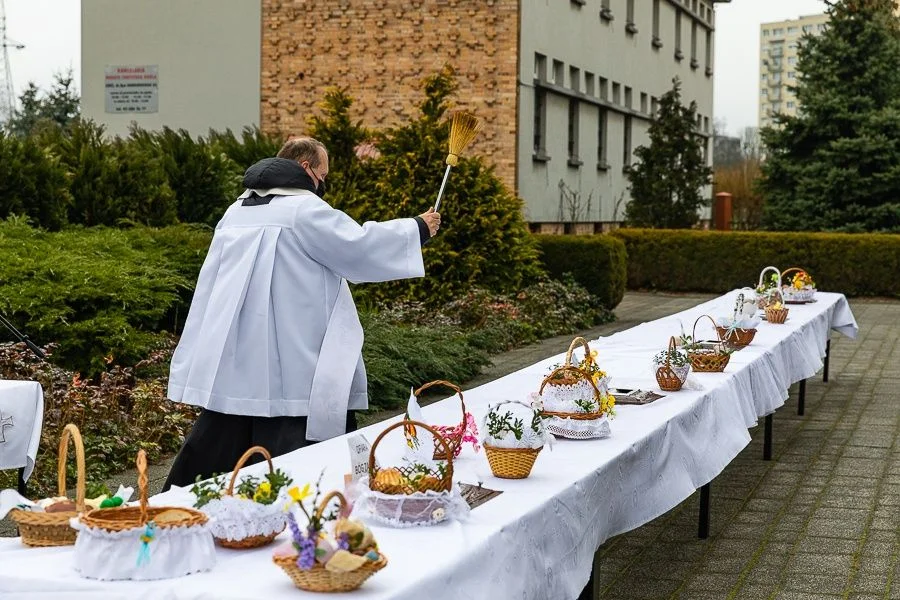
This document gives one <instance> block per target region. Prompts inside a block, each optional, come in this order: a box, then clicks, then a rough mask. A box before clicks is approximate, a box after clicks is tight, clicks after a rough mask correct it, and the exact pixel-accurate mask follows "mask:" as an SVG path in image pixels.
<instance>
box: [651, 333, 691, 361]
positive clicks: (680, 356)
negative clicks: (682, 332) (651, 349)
mask: <svg viewBox="0 0 900 600" xmlns="http://www.w3.org/2000/svg"><path fill="white" fill-rule="evenodd" d="M685 337H690V336H685ZM682 341H683V338H682ZM666 359H668V361H669V364H670V365H672V366H673V367H684V366H687V365H689V364H691V363H690V360H689V359H688V355H687V352H685V351H684V350H681V349H678V348H674V349H666V350H663V351H662V352H659V353H657V354H656V356H654V357H653V362H654V364H656V366H661V365H664V364H666Z"/></svg>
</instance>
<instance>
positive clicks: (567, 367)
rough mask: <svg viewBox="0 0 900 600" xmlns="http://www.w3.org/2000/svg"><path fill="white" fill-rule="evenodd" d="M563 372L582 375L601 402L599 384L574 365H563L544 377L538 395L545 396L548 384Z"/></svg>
mask: <svg viewBox="0 0 900 600" xmlns="http://www.w3.org/2000/svg"><path fill="white" fill-rule="evenodd" d="M563 371H574V372H575V373H578V374H579V375H581V377H582V378H584V379H586V380H587V382H588V383H589V384H591V387H592V388H594V397H595V398H597V400H598V401H599V400H600V390H599V389H598V388H597V384H596V383H594V378H593V377H591V376H590V375H588V374H587V373H585V372H584V371H583V370H582V369H579V368H578V367H573V366H572V365H563V366H561V367H557V368H555V369H553V370H552V371H550V374H549V375H547V376H546V377H544V381H542V382H541V388H540V389H539V390H538V394H543V393H544V388H545V387H546V386H547V383H548V382H549V381H550V379H551V378H552V377H553V376H554V375H556V374H557V373H562V372H563Z"/></svg>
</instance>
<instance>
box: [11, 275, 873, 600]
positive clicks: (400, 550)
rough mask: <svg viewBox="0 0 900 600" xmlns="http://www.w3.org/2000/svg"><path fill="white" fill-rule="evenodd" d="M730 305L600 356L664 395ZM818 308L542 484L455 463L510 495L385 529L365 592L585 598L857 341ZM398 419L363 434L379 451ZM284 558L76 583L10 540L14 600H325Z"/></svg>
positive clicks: (305, 458)
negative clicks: (829, 349)
mask: <svg viewBox="0 0 900 600" xmlns="http://www.w3.org/2000/svg"><path fill="white" fill-rule="evenodd" d="M732 298H733V293H731V294H728V295H725V296H723V297H720V298H717V299H714V300H711V301H709V302H705V303H703V304H700V305H698V306H696V307H694V308H692V309H689V310H686V311H683V312H682V313H677V314H675V315H671V316H669V317H665V318H663V319H658V320H656V321H652V322H648V323H643V324H641V325H638V326H636V327H633V328H631V329H629V330H627V331H623V332H620V333H617V334H615V335H611V336H609V337H604V338H600V339H599V340H596V341H595V342H593V343H592V344H591V346H592V348H595V349H597V350H599V361H600V364H601V367H602V368H604V369H605V370H606V371H607V372H609V373H610V374H611V376H612V378H613V385H614V386H616V387H619V388H641V389H648V390H653V389H657V390H658V388H656V383H655V380H654V376H653V371H652V369H651V366H650V359H651V357H652V356H653V355H654V354H655V353H656V352H658V351H660V350H662V349H664V348H665V345H666V343H667V341H668V339H669V335H673V334H674V335H677V334H679V333H680V332H681V329H682V327H681V325H682V324H683V325H684V328H685V329H686V330H688V333H690V331H689V329H690V326H691V325H692V324H693V322H694V319H695V318H696V316H698V315H700V314H711V315H713V316H716V315H725V314H729V313H730V311H731V307H732V306H733V302H732ZM816 298H817V301H816V302H815V303H812V304H808V305H796V306H791V307H790V308H791V312H790V318H789V319H788V321H787V323H785V324H784V325H773V324H769V323H765V322H764V323H762V324H761V325H760V327H759V330H758V333H757V335H756V339H754V341H753V343H752V344H751V345H750V346H749V347H747V348H745V349H743V350H741V351H740V352H736V353H735V354H734V355H733V356H732V359H731V362H730V364H729V365H728V368H727V369H726V370H725V372H724V373H721V374H705V373H703V374H701V373H697V374H692V375H691V376H690V378H689V381H688V387H689V388H690V389H683V390H682V391H680V392H676V393H671V394H668V395H666V396H665V397H664V398H662V399H660V400H657V401H655V402H653V403H652V404H649V405H645V406H618V407H617V416H616V418H615V419H614V420H613V422H612V436H611V437H609V438H607V439H602V440H592V441H571V440H558V441H557V442H556V443H554V445H553V447H552V449H546V448H545V449H544V451H543V452H542V453H541V454H540V455H539V456H538V459H537V462H536V464H535V466H534V469H533V471H532V474H531V476H530V477H529V478H528V479H524V480H515V481H514V480H502V479H496V478H494V477H493V476H492V475H491V474H490V469H489V467H488V465H487V461H486V459H485V458H484V456H483V455H482V454H474V453H473V451H472V450H471V449H470V448H468V447H467V448H466V449H465V450H463V453H462V455H461V457H460V458H459V459H458V460H457V461H456V462H455V464H454V468H455V473H456V477H455V478H456V480H457V481H461V482H466V483H472V484H477V483H483V485H484V487H487V488H491V489H496V490H502V491H503V493H502V494H501V495H499V496H497V497H496V498H494V499H492V500H490V501H488V502H487V503H485V504H483V505H482V506H479V507H478V508H476V509H474V510H473V511H472V512H471V514H470V516H469V517H468V519H467V520H465V521H464V522H447V523H443V524H441V525H438V526H434V527H428V528H413V529H391V528H383V527H375V528H374V529H373V531H374V533H375V536H376V538H377V539H378V542H379V545H380V547H381V549H382V551H383V552H384V553H385V554H386V555H387V557H388V559H389V565H388V566H387V567H386V568H385V569H384V570H382V571H381V572H379V573H378V574H377V575H375V576H374V577H373V578H372V579H370V580H369V581H368V582H367V583H366V584H365V585H364V586H363V587H362V588H361V589H360V590H358V591H357V592H354V593H353V594H352V596H353V597H356V598H367V599H387V598H391V599H395V600H401V599H402V600H421V598H423V597H429V598H433V599H436V600H440V599H444V598H447V599H451V598H452V599H454V600H455V599H457V598H460V597H471V598H525V599H528V598H534V599H547V598H554V599H556V598H561V599H562V598H577V597H578V595H579V593H580V592H581V590H582V588H583V587H584V586H585V584H586V583H587V581H588V578H589V576H590V573H591V568H592V562H593V556H594V553H595V551H596V550H597V548H598V547H599V546H600V545H601V544H602V543H603V542H604V541H606V540H607V539H609V538H610V537H612V536H614V535H617V534H619V533H623V532H626V531H629V530H632V529H634V528H636V527H639V526H641V525H643V524H644V523H647V522H649V521H651V520H653V519H655V518H656V517H658V516H660V515H662V514H664V513H666V512H667V511H669V510H671V509H672V508H674V507H675V506H677V505H678V504H679V503H680V502H682V501H683V500H684V499H686V498H687V497H689V496H690V495H691V494H692V493H693V492H694V491H695V490H697V489H698V488H701V487H702V486H704V485H706V484H708V483H709V482H710V481H712V480H713V479H714V478H715V477H716V476H717V475H718V474H719V473H720V472H721V471H722V470H723V469H724V468H725V467H726V466H727V465H728V464H729V463H730V462H731V461H732V460H733V459H734V458H735V457H736V456H737V455H738V453H739V452H740V451H741V450H742V449H743V448H744V447H745V446H746V445H747V444H748V443H749V441H750V432H749V429H750V428H752V427H754V426H756V424H757V422H758V419H759V418H761V417H764V416H766V415H770V414H771V413H772V412H773V411H775V410H776V409H777V408H778V407H780V406H782V405H783V404H784V401H785V400H786V399H787V389H788V387H789V386H790V385H791V384H792V383H794V382H797V381H801V380H803V379H805V378H807V377H810V376H811V375H813V374H815V373H816V372H817V371H818V370H819V369H820V368H821V367H822V359H823V358H824V355H825V348H826V344H827V340H828V336H829V332H830V331H831V330H836V331H839V332H841V333H843V334H844V335H847V336H849V337H855V335H856V332H857V325H856V321H855V319H854V318H853V314H852V312H851V311H850V307H849V304H848V303H847V300H846V298H844V296H843V295H841V294H829V293H822V292H820V293H818V294H817V295H816ZM708 327H709V328H710V331H709V333H711V325H709V326H708ZM698 337H701V336H700V326H698ZM561 350H564V348H563V349H561ZM562 358H563V355H562V354H560V355H558V356H555V357H553V358H550V359H547V360H545V361H541V362H539V363H537V364H534V365H531V366H529V367H527V368H525V369H522V370H520V371H517V372H515V373H512V374H510V375H508V376H506V377H503V378H500V379H497V380H495V381H493V382H490V383H488V384H485V385H483V386H480V387H478V388H475V389H472V390H469V391H467V392H465V397H466V405H467V407H468V408H469V410H470V411H471V412H472V413H473V414H474V415H475V417H476V419H478V420H479V421H480V419H481V417H482V416H483V415H484V413H485V411H486V409H487V407H488V405H489V404H490V403H494V402H497V401H499V400H504V399H524V398H525V397H526V396H527V394H528V393H530V392H533V391H536V390H537V387H538V385H539V383H540V381H541V378H542V376H543V375H545V374H546V373H547V371H548V369H549V368H550V366H551V365H553V364H554V363H559V362H561V361H562ZM415 383H418V382H415ZM424 415H425V418H426V419H427V420H429V421H430V422H432V423H437V424H448V423H453V422H456V421H458V419H459V416H458V415H459V403H458V399H454V398H448V399H446V400H443V401H441V402H438V403H435V404H433V405H430V406H427V407H425V408H424ZM389 422H390V421H387V422H383V423H379V424H376V425H372V426H370V427H367V428H365V429H363V430H361V432H362V433H363V434H364V435H365V436H366V437H367V438H368V439H369V440H370V441H372V440H374V438H375V436H377V434H378V433H379V432H380V431H382V430H383V429H384V427H385V426H386V425H387V424H388V423H389ZM395 431H399V430H395ZM399 435H400V434H399V433H397V437H396V438H394V440H395V441H394V442H393V443H385V444H382V445H381V446H379V460H380V461H381V463H382V464H390V463H391V462H392V460H395V459H397V458H398V457H399V456H400V454H401V453H402V446H403V443H402V438H401V437H399ZM386 439H387V440H390V439H391V438H390V437H388V438H386ZM275 464H276V466H278V467H280V468H282V469H285V470H287V471H289V472H290V473H291V474H292V475H293V477H294V479H295V481H297V482H299V483H301V484H302V483H304V482H307V481H311V482H312V481H315V479H316V478H317V477H318V476H319V473H320V472H321V471H322V469H323V468H325V474H324V479H323V482H324V486H325V488H326V489H331V488H341V487H342V486H343V475H344V473H347V472H349V464H350V463H349V455H348V448H347V442H346V439H345V438H344V437H341V438H335V439H333V440H329V441H327V442H323V443H320V444H316V445H314V446H311V447H308V448H304V449H301V450H298V451H296V452H292V453H290V454H287V455H284V456H281V457H278V458H277V459H276V460H275ZM263 468H264V467H263V465H261V464H258V465H253V466H251V467H247V468H246V469H245V470H244V471H245V472H247V473H254V474H261V473H262V472H263ZM190 503H191V496H190V494H188V493H187V492H186V491H185V490H181V489H173V490H170V491H169V492H167V493H165V494H161V495H159V496H155V497H153V498H152V499H151V504H153V505H167V506H169V505H185V506H186V505H190ZM280 539H286V534H282V536H281V538H280ZM271 553H272V549H271V548H261V549H256V550H244V551H239V550H227V549H217V555H218V564H217V566H216V568H215V569H214V570H212V571H211V572H208V573H200V574H195V575H191V576H188V577H183V578H179V579H173V580H166V581H157V582H97V581H91V580H87V579H82V578H80V577H79V576H78V575H77V573H75V572H74V570H73V569H72V550H71V548H49V549H26V548H24V547H22V545H21V544H20V542H19V540H18V539H3V540H0V596H2V597H3V598H5V599H6V598H8V599H9V600H13V599H18V598H40V597H46V598H54V599H57V598H91V599H94V598H98V599H106V598H110V599H112V598H130V599H134V598H148V599H149V598H153V599H163V598H165V599H168V598H172V599H188V598H191V599H202V598H216V599H235V600H236V599H244V598H247V599H249V598H267V599H275V598H297V597H309V598H312V597H314V595H313V594H307V593H304V592H301V591H299V590H297V589H295V588H294V587H293V585H292V584H291V582H290V580H289V579H288V577H287V576H286V575H284V574H283V572H282V571H281V570H280V569H279V568H278V567H277V566H275V565H274V564H273V563H272V561H271ZM112 559H113V558H111V560H112ZM121 559H122V560H133V558H132V557H122V558H121ZM348 596H349V594H348Z"/></svg>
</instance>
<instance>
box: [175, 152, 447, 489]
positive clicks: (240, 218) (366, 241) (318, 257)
mask: <svg viewBox="0 0 900 600" xmlns="http://www.w3.org/2000/svg"><path fill="white" fill-rule="evenodd" d="M327 174H328V154H327V152H326V150H325V147H324V146H323V145H322V144H321V143H319V142H318V141H316V140H313V139H311V138H297V139H293V140H290V141H288V142H287V143H286V144H285V145H284V147H282V149H281V150H280V151H279V153H278V157H277V158H270V159H265V160H262V161H260V162H258V163H257V164H255V165H253V166H252V167H250V168H249V169H248V170H247V172H246V174H245V175H244V182H243V183H244V186H245V187H246V188H247V190H246V191H245V192H244V193H243V194H242V195H241V197H240V198H238V200H237V201H236V202H235V203H234V204H232V205H231V207H229V208H228V210H227V211H226V212H225V215H224V216H223V217H222V220H221V221H220V222H219V224H218V225H217V226H216V231H215V235H214V236H213V239H212V243H211V245H210V248H209V253H208V254H207V256H206V260H205V261H204V263H203V267H202V268H201V270H200V276H199V278H198V280H197V287H196V289H195V291H194V298H193V301H192V303H191V309H190V312H189V313H188V317H187V321H186V323H185V327H184V332H183V334H182V336H181V340H180V342H179V344H178V347H177V348H176V350H175V354H174V356H173V357H172V366H171V371H170V374H169V392H168V396H169V398H170V399H172V400H174V401H176V402H184V403H186V404H192V405H195V406H200V407H202V408H203V411H202V412H201V413H200V416H199V417H198V419H197V422H196V423H195V424H194V427H193V429H192V430H191V433H190V435H189V436H188V438H187V440H185V443H184V446H183V447H182V449H181V451H180V452H179V453H178V457H177V458H176V460H175V464H174V465H173V466H172V471H171V473H170V474H169V478H168V480H167V481H166V483H165V486H164V489H168V488H169V487H170V486H171V485H178V486H184V485H189V484H191V483H193V482H194V480H195V479H196V477H197V476H201V477H204V478H205V477H209V476H211V475H212V474H213V473H225V472H229V471H231V470H232V468H233V467H234V464H235V462H237V459H238V458H239V457H240V456H241V454H242V453H243V452H244V451H245V450H247V449H248V448H249V447H251V446H254V445H261V446H265V447H266V448H267V449H268V450H269V451H270V452H271V453H272V455H273V456H277V455H280V454H285V453H287V452H291V451H293V450H296V449H297V448H300V447H302V446H305V445H306V444H308V443H310V442H313V441H319V440H325V439H329V438H332V437H335V436H337V435H341V434H343V433H345V432H347V431H351V430H353V429H355V422H356V419H355V417H354V416H353V411H355V410H362V409H365V408H367V407H368V396H367V394H366V372H365V367H364V366H363V362H362V354H361V350H362V344H363V331H362V327H361V326H360V323H359V318H358V316H357V314H356V307H355V305H354V303H353V298H352V297H351V295H350V289H349V287H348V286H347V281H352V282H376V281H389V280H394V279H405V278H411V277H423V276H424V275H425V269H424V266H423V264H422V245H423V244H424V243H425V242H427V241H428V239H429V238H430V237H431V236H433V235H434V234H435V233H436V232H437V230H438V229H439V227H440V215H439V214H438V213H436V212H434V211H433V210H429V211H428V212H427V213H424V214H422V215H419V216H418V217H415V218H411V219H396V220H393V221H386V222H383V223H374V222H368V223H365V224H364V225H362V226H360V225H359V224H357V223H356V222H355V221H353V219H351V218H350V217H349V216H347V215H346V214H344V213H343V212H341V211H339V210H336V209H334V208H332V207H331V206H330V205H329V204H327V203H326V202H325V201H324V200H323V199H322V196H323V195H324V193H325V178H326V176H327Z"/></svg>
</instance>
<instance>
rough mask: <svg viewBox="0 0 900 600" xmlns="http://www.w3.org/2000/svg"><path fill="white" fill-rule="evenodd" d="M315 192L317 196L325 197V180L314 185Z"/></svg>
mask: <svg viewBox="0 0 900 600" xmlns="http://www.w3.org/2000/svg"><path fill="white" fill-rule="evenodd" d="M315 193H316V196H318V197H319V198H324V197H325V182H324V181H320V182H319V185H317V186H316V192H315Z"/></svg>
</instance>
